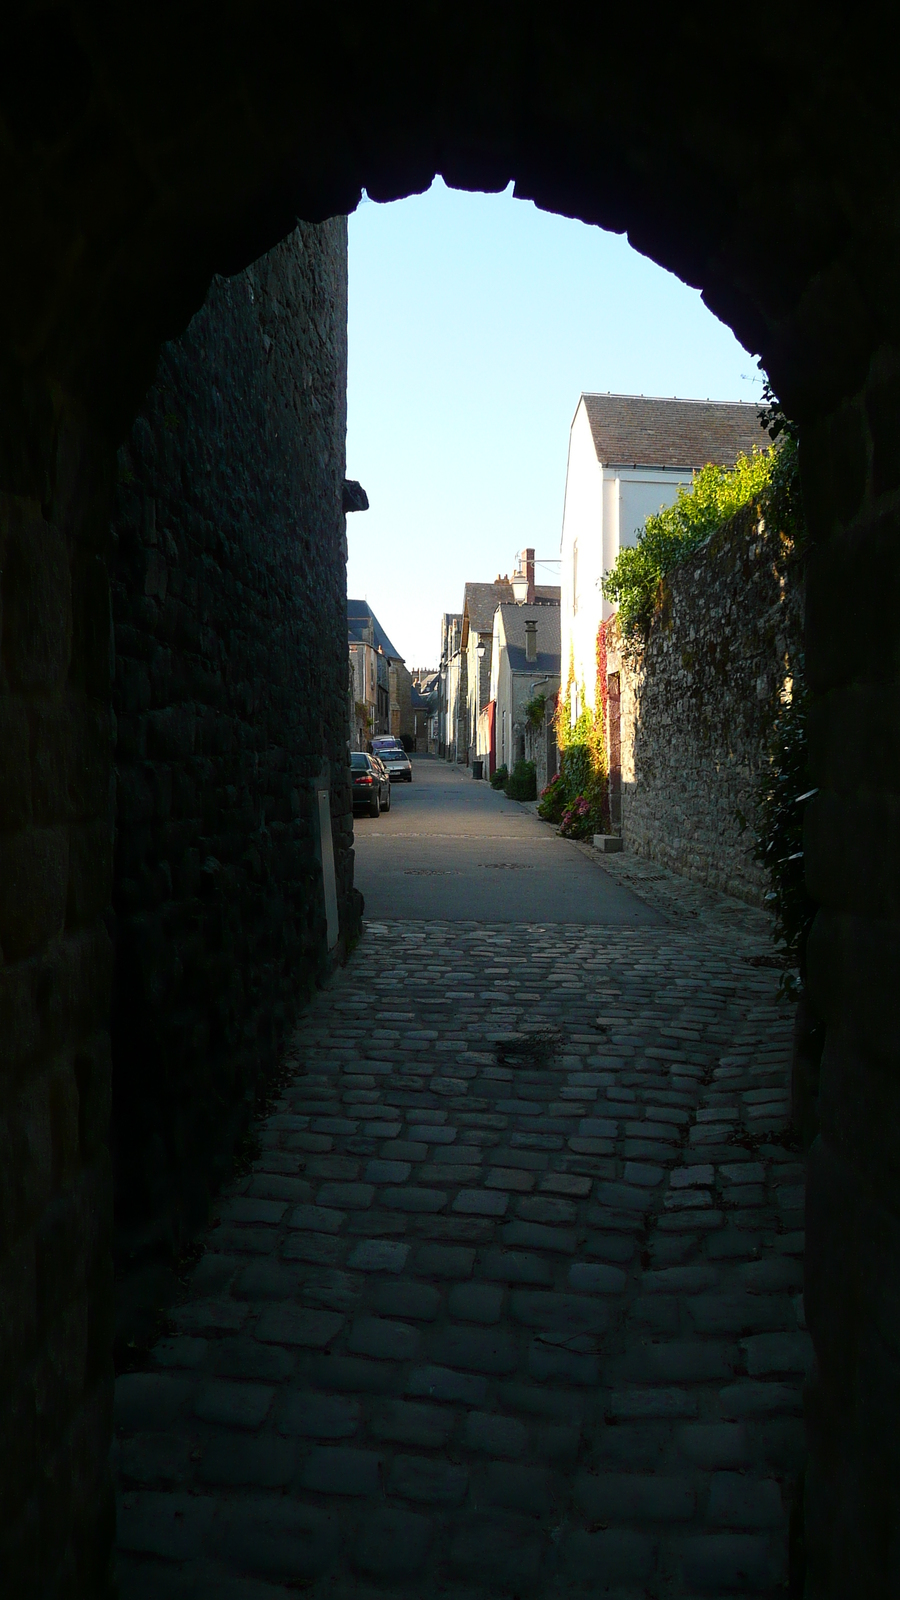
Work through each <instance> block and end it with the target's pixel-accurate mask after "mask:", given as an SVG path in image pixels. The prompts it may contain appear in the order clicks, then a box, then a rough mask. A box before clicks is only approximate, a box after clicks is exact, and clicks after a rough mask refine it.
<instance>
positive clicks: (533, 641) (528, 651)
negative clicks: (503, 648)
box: [525, 619, 537, 663]
mask: <svg viewBox="0 0 900 1600" xmlns="http://www.w3.org/2000/svg"><path fill="white" fill-rule="evenodd" d="M525 660H526V661H528V662H531V663H534V662H535V661H537V623H536V622H535V621H534V620H533V619H532V620H530V621H528V622H526V623H525Z"/></svg>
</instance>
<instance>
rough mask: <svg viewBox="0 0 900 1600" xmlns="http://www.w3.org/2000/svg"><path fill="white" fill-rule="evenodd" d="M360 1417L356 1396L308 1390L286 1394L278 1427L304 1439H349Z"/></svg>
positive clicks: (284, 1431)
mask: <svg viewBox="0 0 900 1600" xmlns="http://www.w3.org/2000/svg"><path fill="white" fill-rule="evenodd" d="M359 1420H360V1408H359V1404H358V1402H357V1401H356V1400H344V1399H342V1398H340V1397H339V1396H336V1395H326V1394H316V1393H315V1392H314V1391H312V1390H310V1391H307V1392H305V1393H299V1394H296V1393H291V1394H289V1395H288V1397H287V1399H286V1401H285V1403H284V1405H283V1406H282V1409H281V1415H280V1417H279V1420H278V1428H279V1431H280V1432H281V1433H285V1434H288V1435H291V1434H299V1435H301V1436H302V1437H303V1438H307V1439H350V1438H352V1437H353V1434H354V1433H355V1432H356V1430H357V1428H358V1427H359Z"/></svg>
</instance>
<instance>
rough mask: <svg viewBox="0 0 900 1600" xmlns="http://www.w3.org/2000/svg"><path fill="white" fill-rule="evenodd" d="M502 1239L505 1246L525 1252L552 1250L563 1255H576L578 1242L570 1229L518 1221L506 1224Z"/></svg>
mask: <svg viewBox="0 0 900 1600" xmlns="http://www.w3.org/2000/svg"><path fill="white" fill-rule="evenodd" d="M502 1238H503V1243H504V1244H505V1245H510V1246H518V1247H521V1248H522V1249H524V1250H551V1251H553V1252H555V1253H558V1254H561V1255H574V1254H575V1250H576V1247H577V1242H578V1241H577V1238H576V1235H575V1234H574V1232H571V1231H570V1230H568V1229H565V1228H561V1227H548V1226H546V1225H545V1224H543V1223H540V1222H525V1221H519V1220H518V1219H517V1220H516V1221H514V1222H507V1223H506V1225H505V1227H504V1228H503V1233H502Z"/></svg>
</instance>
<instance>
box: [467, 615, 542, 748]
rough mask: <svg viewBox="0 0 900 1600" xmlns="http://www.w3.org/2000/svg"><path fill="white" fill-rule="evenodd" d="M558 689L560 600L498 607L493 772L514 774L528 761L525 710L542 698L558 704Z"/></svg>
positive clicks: (493, 647)
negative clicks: (504, 769)
mask: <svg viewBox="0 0 900 1600" xmlns="http://www.w3.org/2000/svg"><path fill="white" fill-rule="evenodd" d="M558 689H559V602H558V600H557V601H553V600H550V599H546V600H543V601H532V603H531V604H530V605H529V604H528V602H527V601H523V602H521V603H519V604H518V605H517V604H515V603H513V604H511V605H499V606H498V607H497V609H496V611H495V612H494V625H493V638H492V641H491V689H490V702H489V704H490V705H491V706H492V707H493V708H494V710H493V717H492V719H491V720H492V724H493V727H492V732H493V751H491V750H490V749H489V750H486V751H485V754H486V755H487V757H488V760H489V762H490V763H491V764H490V770H491V771H493V770H494V766H495V765H496V766H497V767H509V769H510V771H511V770H512V768H513V767H514V766H515V764H516V762H517V761H522V760H524V759H525V757H526V755H527V754H528V751H527V748H526V745H527V716H526V706H527V705H528V703H529V701H531V700H533V699H534V698H535V696H537V695H543V696H544V697H545V699H547V700H550V699H553V698H555V696H556V693H557V690H558ZM491 757H493V760H491Z"/></svg>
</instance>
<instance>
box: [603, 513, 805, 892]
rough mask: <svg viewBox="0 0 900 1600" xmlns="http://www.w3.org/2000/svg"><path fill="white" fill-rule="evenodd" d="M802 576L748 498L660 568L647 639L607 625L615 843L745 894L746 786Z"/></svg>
mask: <svg viewBox="0 0 900 1600" xmlns="http://www.w3.org/2000/svg"><path fill="white" fill-rule="evenodd" d="M803 589H804V584H803V576H802V567H801V564H800V561H799V558H798V557H797V556H796V555H795V554H794V552H793V549H792V546H791V545H790V542H789V541H788V540H786V539H785V538H784V536H783V535H782V534H781V533H780V532H779V531H778V530H777V529H775V528H773V529H769V528H767V527H766V526H765V523H764V521H763V520H762V519H760V517H759V514H758V511H757V508H756V507H755V506H749V507H746V508H744V510H742V511H740V512H738V514H737V515H736V516H735V517H733V518H732V519H731V521H729V522H728V523H726V525H725V526H724V527H723V528H721V529H720V530H719V531H718V532H717V533H716V534H714V535H713V537H712V538H711V539H710V540H709V541H708V542H707V543H706V544H705V545H704V546H703V547H702V549H700V550H699V551H696V552H695V553H694V555H693V556H691V558H690V559H689V560H688V561H686V562H684V563H683V564H682V565H681V566H679V567H676V568H675V569H674V571H673V572H671V573H670V574H669V576H668V578H667V579H666V580H665V583H664V584H663V587H662V594H661V597H660V603H659V606H658V608H657V611H656V615H655V616H654V618H653V622H652V624H651V627H650V631H649V634H648V637H647V639H646V640H645V641H644V642H643V643H641V644H640V645H632V644H631V643H630V642H627V641H626V642H623V641H622V640H621V639H620V638H619V636H618V632H617V629H616V627H615V624H614V623H613V624H612V625H611V627H610V628H609V630H608V633H607V661H608V671H609V672H610V673H612V672H614V671H619V673H620V688H621V713H620V715H621V765H622V833H623V837H624V840H625V844H626V847H627V849H629V850H632V851H634V852H635V853H636V854H638V855H643V856H648V857H650V858H651V859H653V860H655V861H660V862H662V863H663V864H664V865H665V866H667V867H669V868H671V869H672V870H673V871H675V872H680V873H682V874H683V875H684V876H685V877H688V878H692V879H693V880H694V881H695V882H697V883H702V884H707V885H709V886H710V887H711V888H715V889H719V890H721V891H723V892H724V893H725V894H731V895H735V896H737V898H738V899H741V900H744V901H747V902H748V903H749V904H751V905H761V904H762V901H763V896H764V895H765V893H766V891H767V888H768V882H767V879H766V877H765V874H764V873H763V871H762V868H761V867H760V866H759V865H758V864H757V863H756V862H755V861H754V860H753V832H754V789H755V784H756V781H757V778H758V775H759V773H760V771H761V770H762V769H763V767H764V766H765V764H766V763H767V761H768V741H769V737H770V730H771V726H772V722H773V719H774V717H775V714H776V711H777V708H778V705H779V703H780V699H781V696H782V694H783V693H784V692H785V690H786V688H787V689H788V692H789V681H790V680H791V679H792V677H793V675H794V672H795V670H796V667H797V663H798V656H799V653H800V651H801V649H802V623H803Z"/></svg>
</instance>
